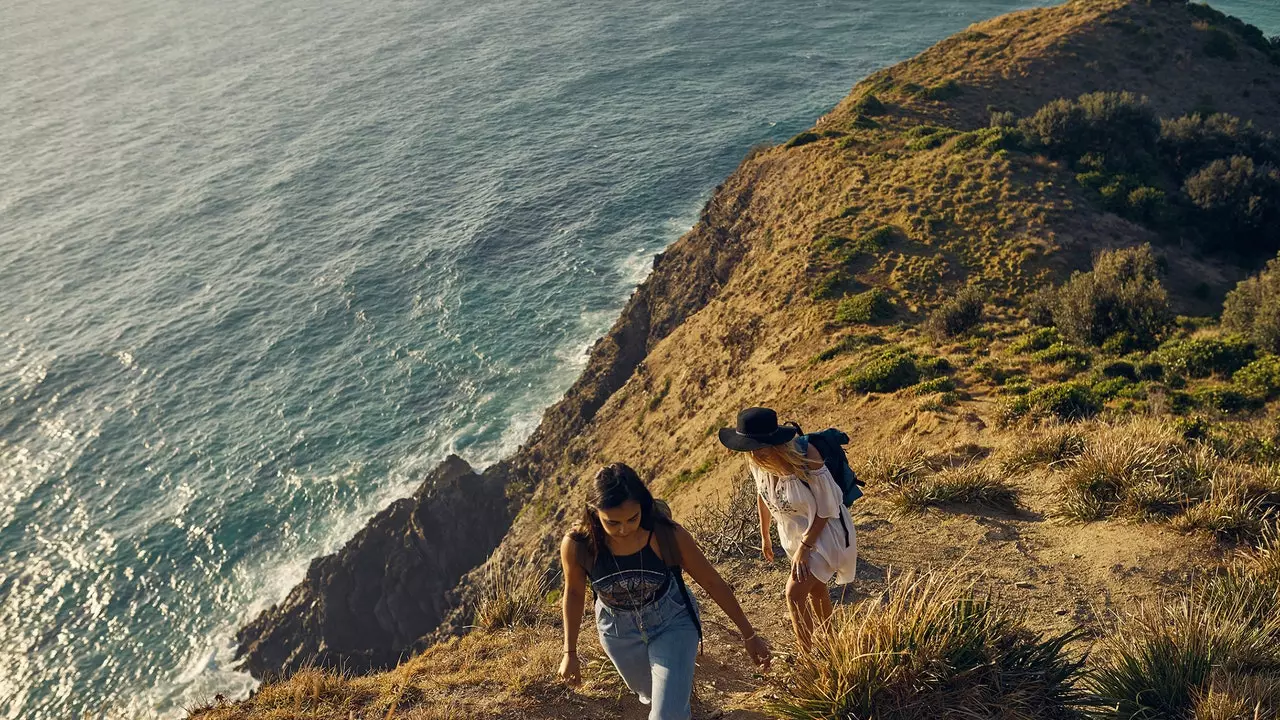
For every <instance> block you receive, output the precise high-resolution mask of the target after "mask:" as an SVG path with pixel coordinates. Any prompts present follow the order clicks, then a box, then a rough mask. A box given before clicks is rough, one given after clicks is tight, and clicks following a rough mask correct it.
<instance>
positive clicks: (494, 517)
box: [237, 167, 755, 678]
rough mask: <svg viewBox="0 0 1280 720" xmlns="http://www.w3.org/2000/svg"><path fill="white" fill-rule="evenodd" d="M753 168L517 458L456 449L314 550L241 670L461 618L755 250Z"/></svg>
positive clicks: (334, 655)
mask: <svg viewBox="0 0 1280 720" xmlns="http://www.w3.org/2000/svg"><path fill="white" fill-rule="evenodd" d="M754 172H755V171H753V170H752V169H750V168H748V167H744V168H743V169H742V170H740V171H739V172H738V173H737V174H735V175H734V176H733V177H732V178H730V179H729V180H728V181H727V182H726V183H725V184H724V185H723V186H721V187H720V188H717V190H716V192H715V194H714V196H713V197H712V198H711V200H710V201H709V202H708V203H707V205H706V207H705V208H704V209H703V211H702V214H701V217H700V218H699V220H698V223H697V224H696V225H695V227H694V228H693V229H692V230H690V232H689V233H688V234H687V235H686V236H685V237H684V238H682V239H681V240H680V241H679V242H677V243H676V244H675V245H673V246H672V247H671V248H670V249H668V250H667V251H666V252H664V253H663V254H661V255H659V256H657V257H655V258H654V272H653V273H652V274H651V275H650V277H649V278H648V279H647V280H646V281H645V282H644V283H643V284H642V285H641V286H640V287H639V288H638V289H637V290H636V291H635V293H634V294H633V295H632V296H631V298H630V300H628V302H627V304H626V307H625V308H624V309H623V311H622V314H621V316H620V317H619V318H618V320H617V322H615V323H614V326H613V328H612V329H611V330H610V331H609V332H608V334H606V335H605V336H604V337H602V338H601V339H600V340H599V341H597V343H596V344H595V346H594V347H593V348H592V350H591V356H590V359H589V361H588V364H587V367H586V369H585V371H584V372H583V374H582V376H581V377H580V378H579V379H578V381H577V382H575V383H574V385H573V386H572V387H571V388H570V389H569V391H568V392H567V393H566V394H565V397H564V398H563V399H562V400H560V401H559V402H558V403H556V404H555V405H553V406H552V407H551V408H550V409H548V410H547V411H546V414H545V416H544V418H543V421H542V423H541V425H540V426H539V427H538V429H537V431H536V432H535V433H534V435H533V437H532V438H530V440H529V441H528V442H527V443H526V444H525V445H524V446H523V447H521V448H520V450H519V451H518V452H517V453H516V455H515V456H514V457H513V458H511V459H510V460H508V461H505V462H502V463H498V464H497V465H494V466H493V467H491V468H489V469H487V470H486V471H485V472H483V473H480V474H477V473H475V472H473V471H472V469H471V468H470V466H468V465H467V464H466V463H465V462H464V461H462V460H461V459H459V458H457V457H450V458H448V459H447V460H445V461H444V462H443V463H441V465H440V466H439V467H437V468H436V469H435V470H434V471H433V472H432V473H431V475H430V476H429V477H428V478H427V479H426V480H425V482H424V483H423V484H422V486H421V487H420V488H419V490H418V491H417V492H415V493H414V495H413V496H412V497H410V498H406V499H403V500H398V501H396V502H394V503H392V504H391V505H390V506H388V507H387V508H386V509H384V510H383V511H382V512H380V513H378V514H377V515H376V516H375V517H374V518H373V519H372V520H370V521H369V524H368V525H367V526H366V527H365V528H364V529H363V530H361V531H360V532H359V533H358V534H357V535H356V536H355V537H354V538H353V539H352V540H351V541H350V542H348V543H347V544H346V545H345V546H344V547H343V548H342V549H340V550H339V551H337V552H336V553H334V554H332V555H327V556H325V557H322V558H317V559H316V560H313V561H312V563H311V566H310V568H309V569H308V571H307V576H306V579H305V580H303V582H302V583H300V584H299V585H298V586H296V587H295V588H293V590H292V591H290V593H289V595H288V597H286V598H285V599H284V600H283V601H282V602H281V603H279V604H277V605H275V606H273V607H271V608H270V609H269V610H267V611H265V612H263V613H262V614H261V615H260V616H259V617H258V618H256V619H255V620H254V621H253V622H251V623H250V624H248V625H246V626H245V627H244V628H242V629H241V630H240V632H239V633H238V635H237V640H238V642H239V648H238V650H237V657H238V658H243V666H244V668H245V669H247V670H248V671H249V672H250V673H252V674H253V675H254V677H257V678H262V677H266V676H269V675H270V676H278V675H281V674H289V673H292V672H294V671H296V670H298V669H299V668H302V667H304V666H307V665H318V666H321V667H342V668H345V669H347V670H350V671H354V672H365V671H368V670H371V669H376V668H385V667H390V666H394V665H395V664H396V663H397V662H398V661H399V660H400V659H401V658H402V657H403V656H404V655H405V654H406V653H410V652H413V651H414V650H417V649H421V647H422V646H423V645H424V644H425V643H426V642H427V638H428V636H429V634H430V633H431V632H432V631H433V630H435V629H436V628H437V626H438V625H440V623H441V622H442V621H443V620H444V619H445V618H446V617H448V616H449V613H450V612H451V611H454V615H455V617H457V618H462V617H463V616H464V615H465V613H461V614H460V613H457V612H456V610H457V606H458V605H459V604H461V605H462V606H464V607H465V606H466V603H465V602H464V601H465V600H466V597H465V595H463V596H459V595H458V594H457V593H454V592H452V591H453V590H454V588H455V586H456V585H457V584H458V583H459V581H460V580H461V579H462V578H463V576H464V574H465V573H467V572H468V571H470V570H472V569H474V568H476V567H478V566H480V565H481V564H482V563H483V562H484V560H485V559H486V558H487V557H488V556H489V554H490V553H491V552H492V551H493V550H494V548H496V547H497V546H498V543H499V541H500V540H501V539H502V538H503V537H504V536H505V535H506V533H507V530H508V528H509V525H510V522H511V520H512V517H513V515H514V511H515V509H516V508H518V506H519V504H520V502H521V501H522V500H523V495H524V494H526V493H527V492H528V491H529V489H531V488H533V487H534V486H536V485H537V484H539V483H540V482H541V480H543V479H544V478H547V477H552V476H554V475H555V473H556V470H557V469H558V468H560V467H562V466H563V465H565V464H573V463H575V462H576V461H578V460H580V459H581V458H582V456H583V454H584V452H585V450H586V448H587V444H586V443H584V441H583V438H582V437H581V435H582V432H583V429H584V428H585V427H586V426H587V425H588V424H589V423H590V422H591V420H592V419H593V418H594V416H595V414H596V413H597V412H598V411H599V409H600V407H601V406H602V405H603V404H604V403H605V401H606V400H608V399H609V397H610V396H611V395H612V394H613V393H614V392H615V391H617V389H618V388H619V387H621V386H622V385H623V384H624V383H625V382H626V381H627V380H628V379H629V378H630V377H631V376H632V374H633V373H634V371H635V369H636V367H637V366H639V365H640V363H641V362H642V361H643V360H644V358H645V356H646V355H647V353H648V352H649V350H650V348H651V347H652V346H653V345H654V344H656V343H658V342H659V341H660V340H662V339H663V338H664V337H666V336H667V335H668V334H670V332H671V331H672V330H673V329H674V328H676V327H677V326H679V325H680V323H681V322H683V321H684V320H685V318H687V317H688V316H689V315H691V314H693V313H695V312H697V311H698V310H699V309H701V308H702V307H703V306H704V305H705V304H706V303H707V302H708V301H709V300H710V299H711V298H712V297H714V296H715V295H716V293H717V292H718V291H719V289H720V288H721V287H722V285H723V284H724V283H725V282H726V281H727V280H728V278H729V276H730V274H731V273H732V271H733V268H734V266H735V265H737V263H738V261H739V260H740V259H741V258H742V254H743V250H744V247H745V245H744V243H743V241H742V232H743V230H744V223H745V222H746V220H745V219H744V217H743V211H744V209H745V207H746V206H747V204H748V203H749V202H750V199H751V194H752V190H751V188H752V175H753V173H754ZM465 624H466V620H465V619H463V620H459V621H458V622H456V623H454V624H453V625H451V627H453V628H454V629H459V628H460V626H461V625H465Z"/></svg>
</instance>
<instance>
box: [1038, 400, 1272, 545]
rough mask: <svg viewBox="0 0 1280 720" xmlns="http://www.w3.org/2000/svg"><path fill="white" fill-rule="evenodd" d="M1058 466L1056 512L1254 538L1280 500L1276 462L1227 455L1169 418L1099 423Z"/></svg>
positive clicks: (1071, 516)
mask: <svg viewBox="0 0 1280 720" xmlns="http://www.w3.org/2000/svg"><path fill="white" fill-rule="evenodd" d="M1059 467H1060V468H1061V469H1062V482H1063V493H1062V496H1061V500H1060V501H1059V503H1058V506H1057V508H1056V509H1055V514H1057V515H1058V516H1060V517H1065V518H1069V519H1074V520H1080V521H1086V522H1087V521H1092V520H1101V519H1104V518H1107V517H1128V518H1133V519H1138V520H1167V521H1168V522H1169V523H1170V525H1171V526H1172V527H1174V528H1175V529H1178V530H1183V531H1196V530H1199V531H1205V532H1208V533H1210V534H1213V535H1215V536H1217V537H1218V538H1220V539H1223V540H1228V541H1233V542H1236V541H1253V540H1256V539H1257V538H1259V537H1262V536H1263V535H1264V534H1265V533H1266V531H1267V529H1268V528H1269V527H1271V526H1272V525H1273V524H1274V521H1275V512H1276V509H1277V507H1280V475H1278V474H1277V472H1276V470H1275V468H1273V467H1272V466H1255V465H1250V464H1247V463H1245V462H1240V461H1237V460H1232V459H1229V458H1226V457H1223V455H1222V454H1220V453H1219V452H1218V451H1217V450H1216V449H1215V448H1214V447H1213V446H1212V445H1211V444H1209V443H1206V442H1201V441H1199V440H1188V439H1186V437H1185V435H1184V433H1183V432H1181V431H1180V430H1179V428H1178V427H1177V426H1176V425H1174V424H1173V423H1168V422H1162V421H1153V420H1134V421H1130V422H1127V423H1122V424H1102V425H1099V426H1098V427H1097V428H1095V429H1094V431H1093V432H1092V433H1091V434H1090V437H1089V438H1088V440H1087V441H1086V443H1085V447H1084V449H1083V451H1082V452H1080V453H1079V454H1078V455H1077V456H1076V457H1074V458H1072V459H1070V460H1068V461H1066V462H1064V463H1061V464H1060V465H1059Z"/></svg>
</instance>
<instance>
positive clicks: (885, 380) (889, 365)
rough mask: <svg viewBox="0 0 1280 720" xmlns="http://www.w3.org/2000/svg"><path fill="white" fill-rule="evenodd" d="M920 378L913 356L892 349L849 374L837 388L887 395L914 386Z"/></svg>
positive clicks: (899, 349) (906, 352) (909, 353)
mask: <svg viewBox="0 0 1280 720" xmlns="http://www.w3.org/2000/svg"><path fill="white" fill-rule="evenodd" d="M920 377H921V375H920V368H919V366H918V365H917V364H916V356H915V354H914V353H911V352H908V351H906V350H903V349H901V348H894V349H890V350H888V351H886V352H884V353H881V354H880V355H879V356H877V357H875V358H873V359H872V360H870V361H868V362H867V363H865V364H863V365H862V366H861V367H859V368H857V369H856V370H853V371H852V372H850V373H849V374H848V375H847V376H845V378H844V379H843V380H841V381H840V385H839V387H840V388H841V389H842V390H844V391H853V392H861V393H867V392H880V393H887V392H893V391H895V390H901V389H902V388H905V387H910V386H911V385H915V384H916V383H918V382H920Z"/></svg>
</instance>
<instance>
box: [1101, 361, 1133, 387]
mask: <svg viewBox="0 0 1280 720" xmlns="http://www.w3.org/2000/svg"><path fill="white" fill-rule="evenodd" d="M1099 370H1100V371H1101V372H1102V374H1103V376H1104V377H1109V378H1125V379H1127V380H1132V381H1135V382H1136V381H1137V380H1138V370H1137V368H1135V367H1134V366H1133V363H1131V362H1129V361H1128V360H1112V361H1110V362H1108V363H1106V364H1105V365H1103V366H1102V367H1101V368H1099Z"/></svg>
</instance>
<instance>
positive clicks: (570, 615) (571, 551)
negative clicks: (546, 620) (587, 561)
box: [560, 535, 587, 654]
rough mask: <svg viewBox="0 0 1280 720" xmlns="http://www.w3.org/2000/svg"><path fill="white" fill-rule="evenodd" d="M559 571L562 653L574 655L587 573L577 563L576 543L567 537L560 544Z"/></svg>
mask: <svg viewBox="0 0 1280 720" xmlns="http://www.w3.org/2000/svg"><path fill="white" fill-rule="evenodd" d="M560 569H561V571H562V572H563V574H564V592H563V593H562V594H561V597H560V609H561V612H562V613H563V615H564V651H565V652H566V653H573V654H576V653H577V651H578V634H579V632H581V630H582V608H583V607H584V606H585V604H586V599H587V573H586V571H585V570H583V569H582V563H581V562H579V561H578V543H577V542H575V541H574V540H573V538H571V537H569V536H568V535H566V536H565V538H564V541H563V542H561V543H560Z"/></svg>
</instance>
